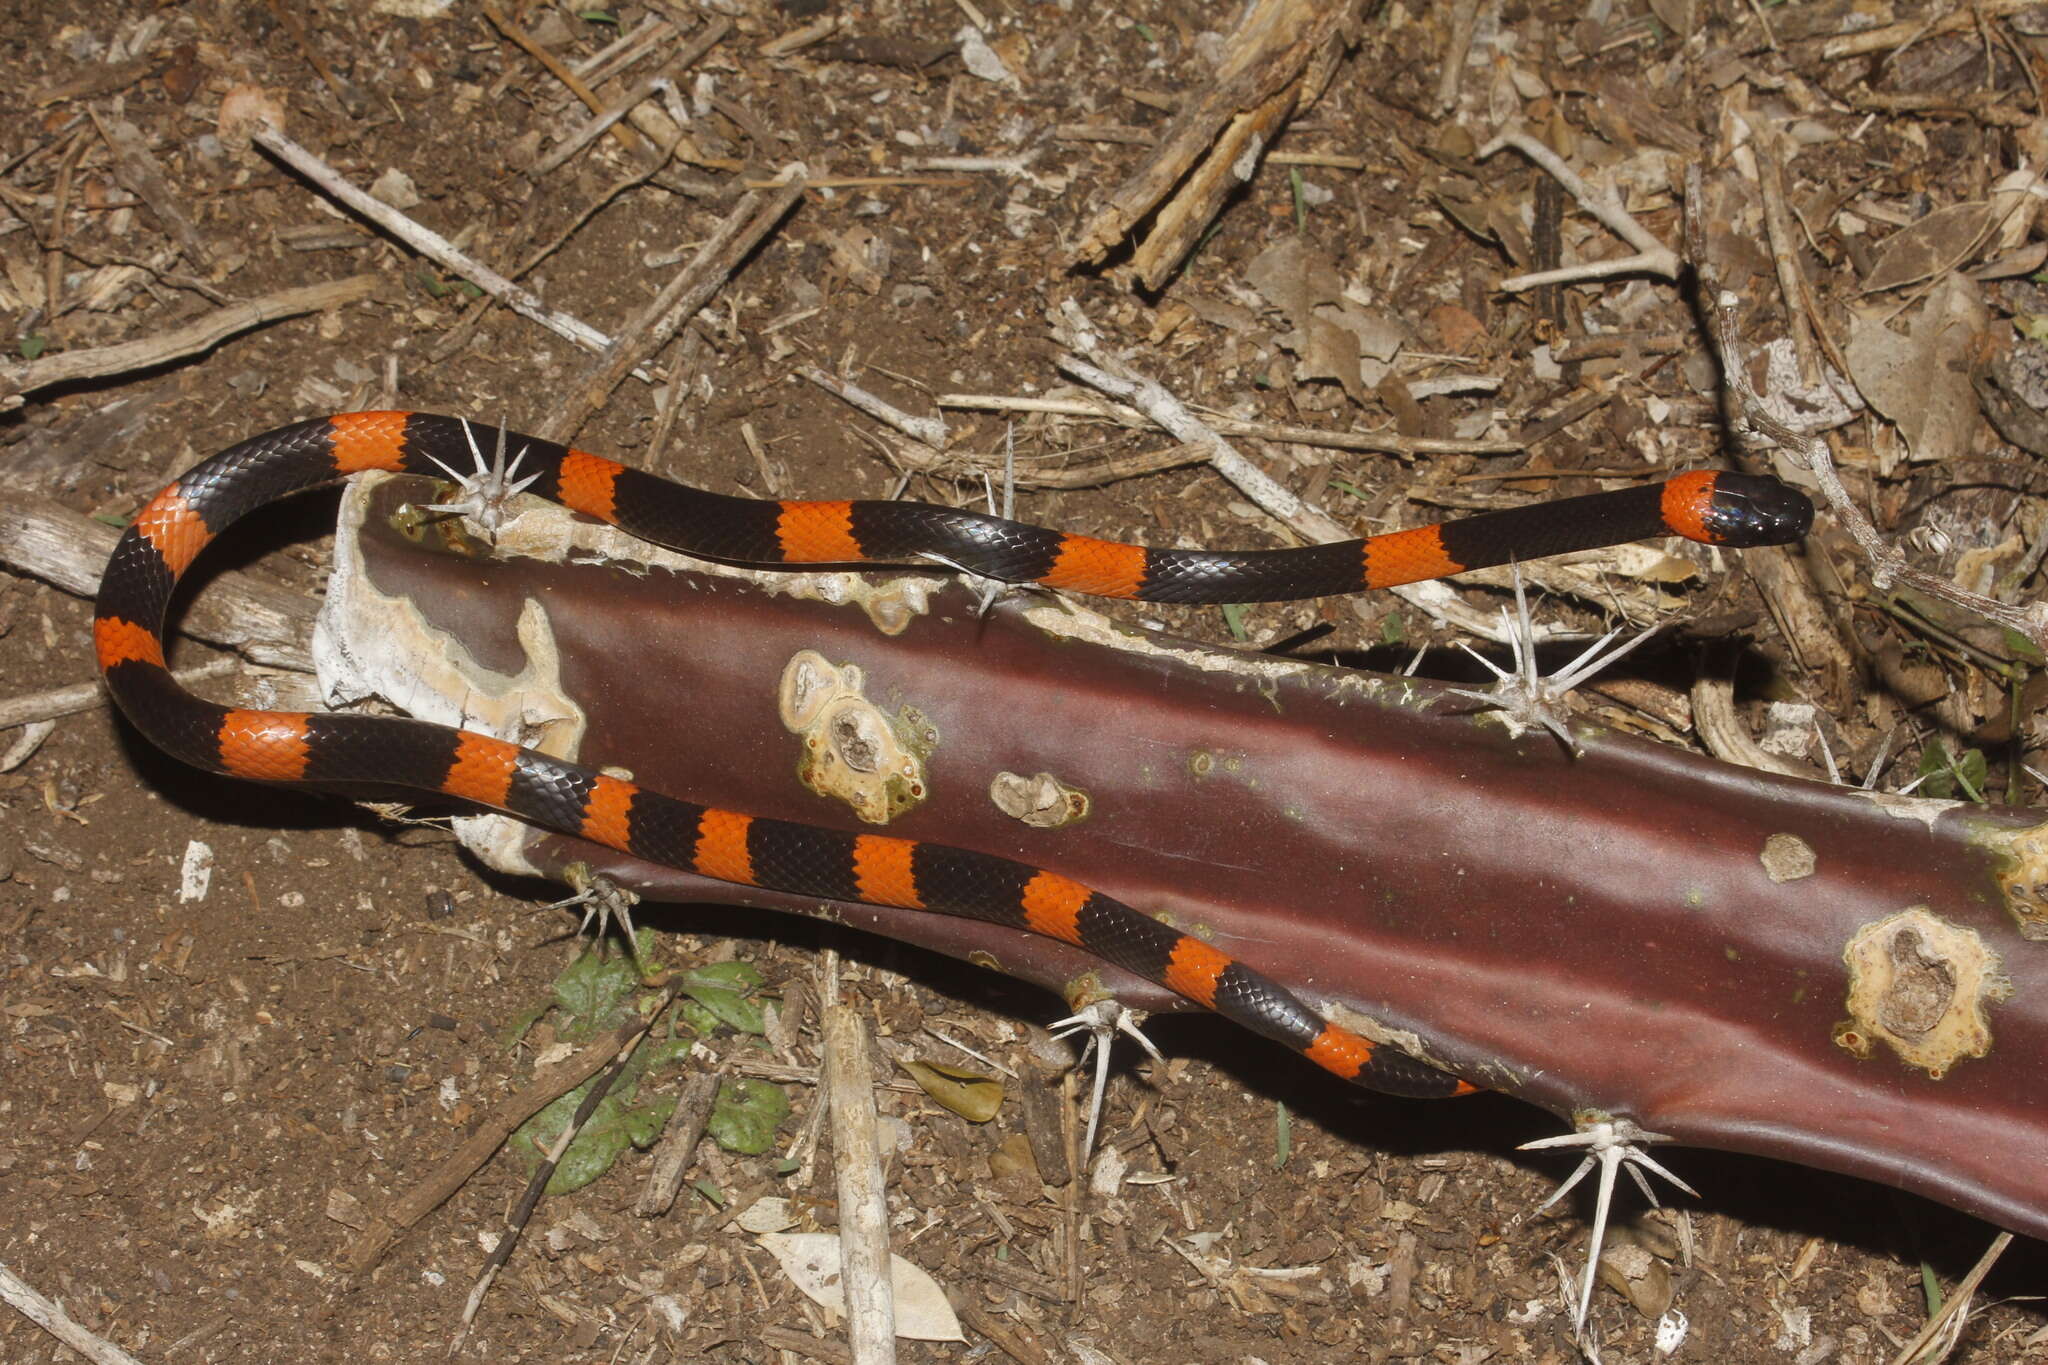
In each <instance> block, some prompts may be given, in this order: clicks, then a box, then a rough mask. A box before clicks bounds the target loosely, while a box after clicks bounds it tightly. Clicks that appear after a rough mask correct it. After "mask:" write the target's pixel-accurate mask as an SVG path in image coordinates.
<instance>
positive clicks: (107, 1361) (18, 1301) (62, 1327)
mask: <svg viewBox="0 0 2048 1365" xmlns="http://www.w3.org/2000/svg"><path fill="white" fill-rule="evenodd" d="M0 1303H5V1304H7V1305H8V1306H9V1307H10V1308H12V1309H14V1311H15V1312H17V1313H19V1314H21V1315H22V1316H23V1317H25V1318H27V1319H28V1320H29V1321H30V1322H32V1323H34V1324H35V1325H36V1326H38V1327H40V1328H42V1329H43V1330H44V1331H45V1332H48V1333H49V1334H50V1335H51V1336H53V1337H55V1338H57V1340H59V1341H61V1342H63V1343H64V1344H65V1345H66V1346H69V1347H70V1348H71V1349H72V1350H74V1351H76V1352H78V1353H79V1354H80V1355H82V1356H84V1357H85V1358H86V1359H87V1360H90V1361H92V1362H93V1365H142V1362H141V1361H139V1360H137V1359H136V1358H135V1357H134V1356H131V1355H129V1354H128V1353H127V1352H126V1351H124V1350H122V1349H121V1348H120V1347H118V1346H116V1345H115V1344H114V1343H113V1342H111V1341H108V1340H107V1339H106V1338H104V1337H99V1336H94V1335H93V1334H92V1333H91V1332H88V1331H86V1330H85V1329H84V1328H83V1327H80V1326H79V1325H78V1324H77V1323H76V1322H74V1321H72V1319H71V1315H70V1314H68V1313H66V1312H65V1311H64V1310H63V1308H61V1307H60V1306H58V1304H56V1303H55V1302H54V1301H52V1300H50V1299H47V1298H44V1297H43V1296H42V1295H41V1294H38V1293H37V1292H36V1291H35V1290H34V1289H33V1288H31V1287H30V1286H29V1283H28V1281H26V1280H24V1279H22V1278H21V1276H19V1275H17V1274H15V1273H14V1272H13V1271H12V1270H10V1269H8V1268H7V1266H6V1264H5V1263H4V1262H0Z"/></svg>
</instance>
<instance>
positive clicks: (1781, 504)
mask: <svg viewBox="0 0 2048 1365" xmlns="http://www.w3.org/2000/svg"><path fill="white" fill-rule="evenodd" d="M1700 520H1701V523H1702V525H1703V528H1704V529H1705V530H1706V532H1707V533H1708V534H1707V539H1708V540H1709V543H1711V544H1715V545H1728V546H1733V547H1735V548H1737V549H1742V548H1747V547H1749V546H1755V545H1789V544H1791V543H1792V542H1793V541H1795V540H1798V539H1799V538H1800V537H1801V536H1804V535H1805V534H1806V533H1807V531H1808V530H1810V529H1812V527H1813V501H1812V500H1811V499H1810V498H1808V497H1807V496H1806V494H1804V493H1802V492H1800V491H1799V490H1798V489H1796V488H1794V487H1792V486H1791V485H1790V484H1787V483H1781V482H1779V481H1778V480H1776V479H1772V478H1765V477H1762V476H1759V475H1755V474H1726V473H1722V474H1716V475H1714V484H1713V494H1712V496H1711V498H1710V499H1709V500H1708V505H1707V508H1706V510H1705V511H1704V512H1703V513H1702V515H1701V517H1700Z"/></svg>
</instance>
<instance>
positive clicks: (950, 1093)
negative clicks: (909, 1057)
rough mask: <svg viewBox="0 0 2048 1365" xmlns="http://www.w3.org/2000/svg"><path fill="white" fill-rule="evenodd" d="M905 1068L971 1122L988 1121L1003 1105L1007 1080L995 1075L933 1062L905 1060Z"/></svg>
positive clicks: (947, 1105)
mask: <svg viewBox="0 0 2048 1365" xmlns="http://www.w3.org/2000/svg"><path fill="white" fill-rule="evenodd" d="M903 1069H904V1070H905V1071H908V1072H909V1073H910V1078H911V1079H912V1080H914V1081H916V1082H917V1083H918V1085H920V1086H922V1087H923V1088H924V1093H925V1094H927V1095H930V1096H931V1097H932V1098H933V1099H935V1100H937V1101H938V1102H939V1103H940V1104H942V1105H944V1106H945V1107H946V1108H948V1109H950V1110H952V1111H953V1112H954V1113H956V1114H958V1115H959V1116H960V1117H961V1118H963V1119H966V1120H967V1121H968V1122H969V1123H987V1122H988V1121H989V1120H990V1119H992V1118H994V1117H995V1116H996V1111H997V1110H998V1109H1001V1108H1002V1107H1003V1083H1002V1082H1001V1081H999V1080H996V1079H995V1078H994V1077H992V1076H983V1075H981V1074H980V1073H979V1072H974V1071H965V1070H962V1069H961V1068H959V1067H954V1066H939V1065H937V1064H936V1063H933V1062H905V1063H903Z"/></svg>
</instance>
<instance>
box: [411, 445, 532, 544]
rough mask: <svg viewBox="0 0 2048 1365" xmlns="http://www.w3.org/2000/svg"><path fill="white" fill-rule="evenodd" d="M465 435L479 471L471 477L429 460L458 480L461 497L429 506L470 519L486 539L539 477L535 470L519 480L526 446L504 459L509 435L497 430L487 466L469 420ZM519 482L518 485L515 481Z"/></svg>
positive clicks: (428, 506)
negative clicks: (514, 502) (519, 497)
mask: <svg viewBox="0 0 2048 1365" xmlns="http://www.w3.org/2000/svg"><path fill="white" fill-rule="evenodd" d="M462 434H463V436H464V437H466V438H467V439H468V441H469V454H470V458H472V459H473V460H475V461H476V469H475V470H474V471H473V472H471V473H468V474H463V473H459V472H457V471H456V470H454V469H452V468H450V467H449V466H448V465H447V464H445V463H443V462H442V461H441V460H440V459H438V458H436V457H435V456H432V455H429V456H427V458H428V459H430V460H433V461H434V463H435V464H437V465H440V466H441V469H442V471H443V472H444V473H446V474H447V475H448V477H449V478H451V479H453V480H455V485H456V489H457V491H458V493H459V496H458V497H457V498H456V499H455V500H454V501H452V502H436V503H429V504H427V508H426V510H427V511H429V512H445V513H447V514H448V515H450V516H458V517H468V518H469V519H470V520H471V521H474V522H475V523H476V524H477V525H478V526H479V527H480V528H482V530H483V533H484V534H485V535H486V536H490V537H495V536H496V535H497V534H498V528H499V527H500V526H503V525H504V524H505V515H506V509H507V508H508V507H509V506H510V505H511V502H512V499H514V498H516V497H518V496H519V495H520V494H521V493H524V492H525V491H526V490H527V488H528V487H529V486H530V485H531V484H532V483H533V481H534V480H536V479H538V478H539V477H540V472H539V471H536V472H534V473H532V474H529V475H527V476H526V477H525V478H523V479H519V478H518V474H519V462H520V461H521V460H523V459H525V458H526V450H527V448H526V447H525V446H521V447H519V452H518V453H517V454H516V455H514V456H513V457H512V459H511V461H510V462H509V463H508V462H507V461H506V459H505V438H506V436H507V432H506V430H505V428H504V427H503V426H502V425H501V426H500V427H499V428H498V444H497V449H496V450H495V451H493V452H492V455H491V461H490V463H489V464H485V463H484V453H483V451H481V450H479V449H478V448H477V444H476V429H475V428H474V427H472V426H471V425H470V424H469V422H468V421H464V422H463V423H462ZM515 479H517V480H518V481H517V482H514V480H515Z"/></svg>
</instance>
